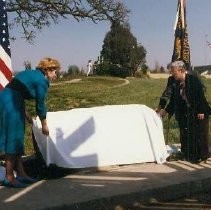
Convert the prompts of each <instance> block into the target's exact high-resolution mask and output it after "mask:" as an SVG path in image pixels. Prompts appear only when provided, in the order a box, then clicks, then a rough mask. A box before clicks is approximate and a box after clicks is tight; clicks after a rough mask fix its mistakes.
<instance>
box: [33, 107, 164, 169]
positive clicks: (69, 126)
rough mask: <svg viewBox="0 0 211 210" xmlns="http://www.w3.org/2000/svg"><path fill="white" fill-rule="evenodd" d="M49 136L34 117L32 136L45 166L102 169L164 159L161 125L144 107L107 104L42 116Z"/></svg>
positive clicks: (159, 120)
mask: <svg viewBox="0 0 211 210" xmlns="http://www.w3.org/2000/svg"><path fill="white" fill-rule="evenodd" d="M47 120H48V126H49V130H50V134H49V136H48V137H47V136H44V135H43V134H42V132H41V123H40V120H39V119H38V118H37V119H36V120H34V122H33V133H34V136H35V139H36V142H37V144H38V147H39V149H40V152H41V153H42V155H43V158H44V160H45V161H46V164H47V165H49V164H56V165H57V166H60V167H64V168H84V167H102V166H109V165H116V164H133V163H142V162H154V161H156V162H157V163H163V162H165V161H166V158H167V157H168V154H167V150H166V146H165V142H164V135H163V126H162V120H161V119H160V117H159V116H158V115H157V114H156V112H155V111H154V110H152V109H151V108H149V107H147V106H145V105H138V104H134V105H109V106H100V107H93V108H78V109H72V110H69V111H58V112H48V114H47Z"/></svg>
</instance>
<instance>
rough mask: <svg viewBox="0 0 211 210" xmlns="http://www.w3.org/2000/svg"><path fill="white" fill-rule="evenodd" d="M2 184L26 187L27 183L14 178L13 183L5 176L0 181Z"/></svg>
mask: <svg viewBox="0 0 211 210" xmlns="http://www.w3.org/2000/svg"><path fill="white" fill-rule="evenodd" d="M2 185H3V186H5V187H14V188H24V187H27V184H24V183H21V182H19V181H18V180H16V182H15V183H13V182H11V181H9V180H8V179H7V178H5V179H4V181H3V182H2Z"/></svg>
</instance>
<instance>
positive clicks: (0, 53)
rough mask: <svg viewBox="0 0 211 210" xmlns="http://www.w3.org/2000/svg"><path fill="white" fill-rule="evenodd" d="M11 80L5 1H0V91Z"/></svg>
mask: <svg viewBox="0 0 211 210" xmlns="http://www.w3.org/2000/svg"><path fill="white" fill-rule="evenodd" d="M11 79H12V66H11V53H10V43H9V33H8V23H7V13H6V0H0V90H1V89H3V88H4V87H5V86H6V84H7V83H8V82H9V81H10V80H11Z"/></svg>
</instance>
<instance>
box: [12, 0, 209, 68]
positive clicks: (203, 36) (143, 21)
mask: <svg viewBox="0 0 211 210" xmlns="http://www.w3.org/2000/svg"><path fill="white" fill-rule="evenodd" d="M120 1H122V2H123V3H124V4H125V6H126V7H127V8H128V9H129V10H130V11H131V12H130V14H129V17H128V22H129V24H130V27H131V32H132V34H133V35H134V36H135V37H136V38H137V41H138V43H141V44H142V45H143V46H144V47H145V49H146V51H147V56H146V61H147V65H148V66H149V67H150V68H152V69H153V68H155V65H157V64H158V65H160V66H163V67H166V66H167V64H168V63H169V62H170V61H171V56H172V52H173V44H174V23H175V18H176V10H177V0H120ZM210 9H211V0H186V16H187V17H186V21H187V29H188V36H189V44H190V52H191V63H192V65H193V66H198V65H208V64H211V48H209V47H208V45H207V44H206V41H209V42H211V12H210ZM8 17H9V19H10V14H8ZM109 30H110V23H109V22H106V21H104V22H99V23H98V24H95V23H93V22H91V21H83V22H77V21H76V20H74V19H73V18H72V19H71V18H70V19H68V20H63V19H62V20H61V21H60V22H59V24H56V25H51V26H50V27H49V28H44V29H43V30H42V31H41V32H38V33H37V36H36V38H35V40H34V44H29V43H28V42H26V41H25V40H23V39H21V38H20V37H21V34H20V28H14V29H12V30H10V31H9V33H10V35H11V36H16V38H17V39H16V40H15V41H11V42H10V44H11V54H12V56H11V58H12V68H13V70H14V71H21V70H23V69H24V65H23V63H24V61H30V62H31V64H32V67H36V65H37V64H38V62H39V60H40V59H42V58H43V57H53V58H56V59H58V60H59V61H60V63H61V67H62V70H63V71H66V70H67V69H68V66H70V65H77V66H78V67H79V68H80V69H81V68H83V69H86V65H87V63H88V60H90V59H92V60H93V61H95V60H97V57H98V56H99V55H100V51H101V49H102V44H103V40H104V38H105V35H106V33H107V32H108V31H109Z"/></svg>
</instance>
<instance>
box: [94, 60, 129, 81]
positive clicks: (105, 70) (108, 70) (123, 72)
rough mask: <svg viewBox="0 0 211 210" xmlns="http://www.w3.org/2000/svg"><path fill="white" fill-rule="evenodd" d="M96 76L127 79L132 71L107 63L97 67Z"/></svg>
mask: <svg viewBox="0 0 211 210" xmlns="http://www.w3.org/2000/svg"><path fill="white" fill-rule="evenodd" d="M95 74H96V75H101V76H102V75H104V76H114V77H122V78H125V77H128V76H130V69H129V68H126V67H122V66H118V65H115V64H109V63H106V62H105V63H103V64H98V65H96V68H95Z"/></svg>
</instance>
